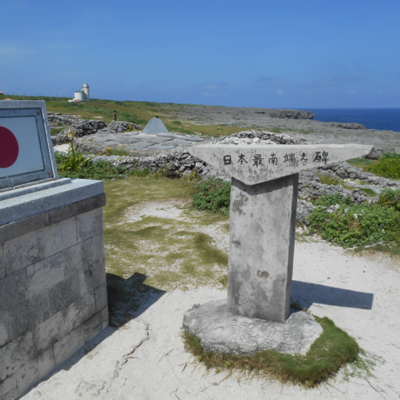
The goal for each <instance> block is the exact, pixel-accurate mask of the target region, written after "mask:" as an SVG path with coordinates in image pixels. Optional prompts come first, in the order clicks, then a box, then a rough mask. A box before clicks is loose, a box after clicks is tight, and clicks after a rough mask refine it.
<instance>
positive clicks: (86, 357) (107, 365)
mask: <svg viewBox="0 0 400 400" xmlns="http://www.w3.org/2000/svg"><path fill="white" fill-rule="evenodd" d="M399 269H400V267H399V260H398V259H394V258H390V257H387V256H383V255H381V254H379V255H368V254H366V255H363V256H357V255H356V256H353V255H349V254H346V252H345V251H343V250H342V249H340V248H337V247H333V246H330V245H329V244H327V243H325V242H322V241H318V240H312V241H310V242H299V243H296V251H295V263H294V276H293V279H294V281H293V288H292V296H293V299H294V300H299V301H300V302H301V304H302V305H304V306H306V307H309V309H310V311H311V312H312V313H313V314H315V315H318V316H321V317H322V316H327V317H329V318H331V319H332V320H333V321H334V322H335V323H336V325H338V326H339V327H340V328H342V329H344V330H346V331H347V332H348V333H349V334H350V335H352V336H353V337H355V338H356V339H357V341H358V343H359V344H360V346H361V347H362V348H363V349H364V350H365V351H366V352H367V355H368V357H369V358H370V359H371V358H374V359H376V366H375V367H374V369H373V370H372V373H373V375H374V376H367V375H362V376H359V377H351V376H350V377H348V379H346V375H345V374H344V372H343V371H341V372H340V373H339V374H338V375H337V376H336V377H335V378H332V379H330V380H329V381H328V382H327V383H325V384H322V385H320V386H319V387H318V388H316V389H312V390H307V389H303V388H300V387H298V386H293V385H290V384H287V385H282V384H281V383H279V382H276V381H265V380H258V379H252V380H247V379H246V378H245V377H240V376H239V375H238V374H233V375H232V376H229V377H228V378H226V379H224V378H225V377H226V376H227V374H226V373H223V374H222V373H221V374H217V375H216V374H215V373H214V372H207V371H206V370H205V369H204V367H203V366H202V365H200V364H199V363H197V362H196V360H195V359H194V357H193V356H192V355H191V354H189V353H186V352H185V350H184V346H183V342H182V338H181V336H180V334H181V326H182V319H183V314H184V313H185V311H186V310H187V309H189V308H190V307H191V306H192V305H193V304H195V303H204V302H207V301H211V300H215V299H221V298H224V297H225V296H226V292H224V291H221V290H218V289H214V288H208V287H204V288H200V289H196V290H189V291H186V292H183V291H181V290H175V291H172V292H167V293H165V294H163V295H161V297H158V298H157V297H155V298H152V297H150V298H149V299H148V300H147V302H146V303H144V304H142V308H141V309H140V310H139V311H138V313H137V317H136V318H134V319H132V320H131V321H129V322H128V323H127V324H126V325H124V326H123V327H121V328H119V329H118V330H115V329H112V328H107V330H106V331H104V332H103V333H102V334H101V335H100V336H99V337H98V338H97V339H95V341H93V342H92V343H91V345H90V346H87V348H85V349H83V350H82V351H80V352H78V353H77V354H76V355H75V356H74V357H73V358H72V359H71V360H70V361H68V362H67V363H66V364H64V365H63V366H62V368H59V369H58V370H57V371H56V372H55V373H54V374H53V375H52V376H51V377H50V378H49V379H47V380H45V381H43V382H42V383H40V384H39V385H38V386H37V387H36V388H34V389H33V390H31V391H30V392H29V393H28V394H27V395H25V396H24V397H23V399H24V400H28V399H49V400H50V399H51V400H53V399H68V400H70V399H94V398H96V399H99V400H100V399H104V400H105V399H118V400H119V399H278V398H279V399H289V398H290V399H321V398H323V399H325V398H326V399H355V398H356V399H380V398H383V399H398V398H400V380H399V366H400V361H399V360H400V339H399V338H400V334H399V332H400V319H399V318H398V314H397V311H398V310H399V308H400V297H399V287H400V276H399Z"/></svg>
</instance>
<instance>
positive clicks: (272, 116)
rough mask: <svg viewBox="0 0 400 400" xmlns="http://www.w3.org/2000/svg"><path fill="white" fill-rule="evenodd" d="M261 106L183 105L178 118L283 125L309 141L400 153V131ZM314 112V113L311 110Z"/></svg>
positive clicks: (233, 124)
mask: <svg viewBox="0 0 400 400" xmlns="http://www.w3.org/2000/svg"><path fill="white" fill-rule="evenodd" d="M270 111H271V110H268V109H261V108H240V107H214V106H196V107H192V106H182V107H181V110H180V112H179V113H177V114H176V117H177V118H181V119H187V120H190V121H192V123H198V124H200V125H201V124H226V125H228V126H239V127H259V128H262V129H265V130H270V129H280V130H282V131H284V132H285V131H286V132H287V133H289V134H290V135H291V136H293V137H295V138H297V139H300V140H302V141H305V142H307V143H310V144H311V143H331V144H336V143H337V144H341V143H359V144H372V145H376V146H385V147H391V148H395V149H396V151H397V152H399V153H400V132H394V131H378V130H375V129H365V127H364V126H363V125H361V124H358V123H357V121H354V123H352V124H345V123H337V122H334V121H332V122H319V121H315V120H313V119H309V118H310V116H311V117H312V115H309V114H300V113H299V114H294V115H293V114H291V115H290V114H289V115H288V116H286V115H285V111H290V110H274V111H276V112H275V113H273V112H270ZM310 114H312V113H310Z"/></svg>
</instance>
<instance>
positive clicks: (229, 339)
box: [183, 300, 323, 355]
mask: <svg viewBox="0 0 400 400" xmlns="http://www.w3.org/2000/svg"><path fill="white" fill-rule="evenodd" d="M183 329H184V330H185V331H186V332H188V333H190V334H192V335H194V336H196V337H198V338H200V340H201V342H200V343H201V345H202V347H203V349H204V351H214V352H216V353H225V354H234V355H242V354H254V353H256V352H259V351H263V350H275V351H278V352H280V353H288V354H296V353H299V354H303V355H304V354H306V353H307V352H308V350H310V347H311V345H312V344H313V343H314V341H315V340H316V339H318V338H319V336H320V335H321V333H322V331H323V329H322V327H321V325H320V324H318V323H317V322H316V321H315V319H314V317H313V316H312V315H311V314H308V313H306V312H304V311H299V312H294V313H292V314H291V315H290V316H289V318H288V319H287V320H286V322H285V323H280V322H272V321H267V320H263V319H257V318H248V317H245V316H242V315H236V314H233V313H231V312H230V311H228V308H227V300H217V301H211V302H209V303H205V304H203V305H199V304H195V305H194V306H193V307H192V308H191V309H190V310H188V311H186V313H185V316H184V318H183Z"/></svg>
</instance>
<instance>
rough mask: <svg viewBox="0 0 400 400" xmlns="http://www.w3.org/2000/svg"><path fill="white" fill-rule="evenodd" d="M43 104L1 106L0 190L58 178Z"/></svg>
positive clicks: (25, 103) (2, 103) (9, 104)
mask: <svg viewBox="0 0 400 400" xmlns="http://www.w3.org/2000/svg"><path fill="white" fill-rule="evenodd" d="M55 165H56V164H55V159H54V153H53V146H52V143H51V136H50V129H49V126H48V122H47V113H46V107H45V102H44V101H2V102H1V104H0V190H6V189H12V188H15V187H20V186H21V185H26V184H34V183H38V182H43V181H49V180H54V179H57V178H58V175H57V169H56V166H55Z"/></svg>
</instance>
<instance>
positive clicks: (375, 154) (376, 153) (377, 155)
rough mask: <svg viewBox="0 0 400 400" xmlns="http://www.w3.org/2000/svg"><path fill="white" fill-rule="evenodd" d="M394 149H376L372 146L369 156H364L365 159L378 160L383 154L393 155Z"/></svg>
mask: <svg viewBox="0 0 400 400" xmlns="http://www.w3.org/2000/svg"><path fill="white" fill-rule="evenodd" d="M395 151H396V149H395V148H394V147H384V148H382V147H377V146H374V147H373V149H372V150H371V152H370V153H369V154H367V155H366V156H365V158H368V159H369V160H379V158H380V157H381V156H383V154H385V153H394V152H395Z"/></svg>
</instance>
